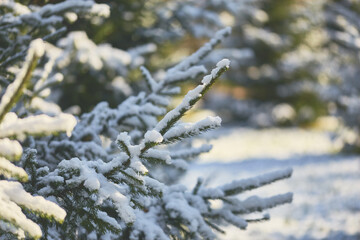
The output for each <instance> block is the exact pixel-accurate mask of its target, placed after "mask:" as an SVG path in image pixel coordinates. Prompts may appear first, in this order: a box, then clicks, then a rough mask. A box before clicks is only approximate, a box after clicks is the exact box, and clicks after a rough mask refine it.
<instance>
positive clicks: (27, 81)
mask: <svg viewBox="0 0 360 240" xmlns="http://www.w3.org/2000/svg"><path fill="white" fill-rule="evenodd" d="M7 3H12V4H13V5H12V4H8V6H11V7H12V8H10V9H16V6H17V7H19V6H20V5H16V4H15V3H14V2H12V1H9V2H7ZM14 6H15V7H14ZM70 6H73V7H74V9H72V8H71V7H70ZM76 6H78V8H79V10H78V11H79V12H82V13H86V12H87V11H89V9H90V10H93V9H98V10H99V9H102V10H104V9H106V8H104V6H103V5H97V4H94V3H93V2H91V1H72V0H68V1H65V2H61V3H58V4H54V5H51V4H48V5H44V6H42V7H37V8H35V12H33V13H29V14H25V15H26V17H29V16H30V18H31V19H32V17H33V18H34V19H37V17H39V16H40V17H41V18H44V17H46V18H49V19H48V22H49V24H50V25H51V24H52V23H53V21H54V19H55V20H56V21H55V22H56V23H58V22H60V21H61V20H60V18H61V17H56V16H57V15H56V14H57V13H59V12H61V13H63V14H66V13H67V12H68V11H69V10H70V9H71V10H72V11H75V9H77V8H75V7H76ZM67 7H70V8H67ZM29 9H30V8H29ZM29 9H28V10H29ZM31 10H33V8H31ZM60 10H63V11H60ZM104 11H106V10H104ZM90 12H92V11H90ZM95 12H97V13H98V15H99V16H101V15H103V14H101V13H102V11H95ZM67 15H68V14H67ZM8 16H11V17H12V18H14V15H11V14H10V15H8ZM52 16H55V17H54V18H52ZM61 16H62V15H61ZM26 17H25V18H26ZM68 17H69V16H68ZM15 18H16V17H15ZM16 19H17V18H16ZM19 19H20V20H21V19H24V16H23V15H21V16H20V17H19ZM61 19H62V18H61ZM2 20H4V19H2ZM5 20H6V19H5ZM13 20H14V19H13ZM43 20H44V19H43ZM6 21H7V20H6ZM6 21H5V23H4V24H10V23H11V21H9V22H10V23H8V22H6ZM15 22H16V21H15ZM24 24H25V23H21V22H20V25H19V26H23V25H24ZM19 26H14V31H15V32H17V30H18V27H19ZM25 26H27V25H26V24H25ZM34 26H36V25H34ZM36 27H37V26H36ZM7 29H8V28H7ZM46 29H47V30H50V32H51V33H50V34H52V33H57V32H58V31H57V30H54V28H53V27H49V28H46ZM55 29H56V28H55ZM34 31H35V30H34ZM34 31H31V30H30V32H28V33H29V34H31V33H33V32H34ZM35 32H36V31H35ZM17 33H18V34H19V33H20V31H18V32H17ZM39 34H40V32H39ZM47 34H49V33H47V32H46V33H45V34H43V35H41V37H42V38H43V39H44V40H47V39H46V36H47ZM229 34H230V28H225V29H223V30H221V31H218V32H217V33H216V34H215V36H214V38H212V39H211V40H210V41H209V42H208V43H206V44H205V45H204V46H203V47H201V48H200V49H199V50H198V51H196V52H195V53H193V54H192V55H191V56H189V57H187V58H185V59H183V60H182V61H180V62H179V63H178V64H176V65H174V66H173V67H171V68H169V69H168V70H167V71H166V72H165V74H162V75H160V74H159V75H156V76H155V75H154V76H155V77H153V76H152V75H151V74H150V72H149V71H148V70H147V68H145V67H141V72H142V75H143V78H144V81H145V83H146V86H147V88H148V89H147V91H146V92H140V93H138V94H134V95H133V96H130V97H128V98H126V100H124V101H122V102H121V103H119V105H118V106H117V107H115V108H113V107H109V105H108V103H106V102H102V103H99V104H98V105H97V106H96V107H95V108H94V109H93V110H92V111H90V112H89V113H86V114H83V115H82V116H81V117H80V118H79V119H78V120H77V121H76V120H75V118H74V116H72V115H71V114H65V113H62V111H61V108H60V107H59V106H58V105H57V103H56V101H57V99H56V98H55V97H53V98H52V97H51V95H50V96H49V91H50V92H51V91H52V90H53V89H54V84H55V85H56V84H59V81H58V80H57V78H58V77H57V76H59V75H58V74H61V75H65V77H66V76H67V74H68V70H69V68H70V67H71V63H68V61H73V60H74V58H71V57H69V53H70V55H71V52H72V48H71V46H72V44H71V43H76V41H72V40H73V39H74V38H76V37H77V36H80V38H79V39H80V40H78V41H79V42H78V43H79V45H78V46H79V47H80V49H81V47H82V46H81V43H83V44H84V45H85V49H89V48H86V45H88V46H90V48H93V49H92V50H93V51H94V52H92V54H89V55H87V52H86V51H85V52H82V51H79V52H78V53H77V54H79V55H77V57H78V58H75V61H78V64H80V63H82V64H83V65H88V66H90V68H92V69H93V70H94V71H96V70H99V71H100V70H102V68H103V67H104V68H106V67H107V66H110V67H112V68H116V67H118V66H121V65H122V64H123V63H124V61H122V57H123V56H124V55H126V56H129V58H130V59H135V58H136V57H134V56H139V57H141V54H139V52H140V53H141V52H142V51H140V50H138V51H137V52H136V53H137V55H136V54H135V53H131V52H130V51H129V52H123V51H121V50H119V49H115V48H112V47H110V46H108V45H107V46H101V45H100V46H96V45H92V42H91V41H90V40H88V39H87V38H86V37H85V35H84V34H83V33H79V32H74V33H70V34H69V35H68V37H67V38H65V39H64V40H62V41H63V43H64V45H61V44H60V43H59V45H58V47H55V46H54V45H52V44H51V43H49V42H48V43H46V44H44V43H43V40H41V39H36V40H34V41H32V43H31V44H30V47H29V48H27V47H26V46H25V45H24V44H20V42H19V41H21V39H23V37H21V36H20V35H15V36H16V37H15V38H14V39H13V40H14V41H13V44H14V45H16V44H18V45H17V46H18V49H17V50H16V48H15V47H14V46H13V45H12V44H11V41H10V39H8V41H7V43H8V45H7V46H6V47H5V48H3V50H2V53H6V54H10V52H11V51H13V52H14V53H15V55H16V54H17V53H19V56H20V55H21V56H22V55H23V53H22V51H24V49H27V50H26V51H25V52H27V57H26V58H25V60H24V61H21V60H22V58H21V57H18V58H16V59H14V60H13V61H14V62H13V63H12V64H10V63H11V61H8V59H9V58H11V57H12V56H13V55H11V54H10V55H9V56H8V57H4V59H3V60H2V61H0V64H3V63H6V64H3V65H1V66H2V73H3V78H4V79H5V80H6V81H4V85H2V89H3V91H2V93H1V103H0V155H1V158H0V160H1V161H0V177H1V181H0V182H1V183H0V210H1V211H0V233H1V237H0V239H11V238H12V237H16V238H19V239H22V238H25V237H28V238H39V237H42V238H43V239H119V238H120V239H215V238H216V235H215V232H220V233H224V230H222V226H225V225H227V224H232V225H234V226H236V227H238V228H240V229H245V228H246V227H247V224H248V223H249V222H254V221H263V220H268V219H269V216H268V215H267V214H264V215H260V216H259V217H258V218H257V219H255V220H254V219H246V217H244V216H243V215H245V214H249V213H255V212H262V211H263V210H265V209H268V208H272V207H275V206H277V205H281V204H285V203H289V202H291V200H292V194H291V193H285V194H278V195H274V196H271V197H268V198H261V197H258V196H252V197H249V198H247V199H245V200H239V199H238V198H237V195H238V194H240V193H243V192H245V191H250V190H252V189H255V188H258V187H261V186H263V185H266V184H270V183H272V182H274V181H278V180H282V179H285V178H288V177H290V176H291V173H292V170H291V169H285V170H279V171H275V172H271V173H268V174H264V175H260V176H258V177H254V178H250V179H244V180H237V181H233V182H232V183H229V184H222V185H220V186H218V187H216V188H206V187H205V186H204V184H203V181H202V180H201V179H199V181H198V183H197V184H196V186H195V187H194V188H193V189H187V187H185V186H183V185H180V184H178V180H179V178H180V177H181V174H178V173H181V172H184V171H186V168H187V164H188V160H189V159H193V158H195V159H196V158H197V157H198V156H199V155H200V154H201V153H204V152H207V151H209V150H210V148H211V147H210V146H209V145H203V146H201V147H198V148H195V147H193V146H192V143H191V140H192V139H193V138H195V137H197V136H199V135H200V134H202V133H203V132H206V131H209V130H212V129H214V128H218V127H220V125H221V119H220V118H219V117H207V118H205V119H203V120H201V121H198V122H196V123H183V122H181V118H182V117H183V116H184V115H185V114H186V113H187V112H188V111H189V110H190V109H191V108H192V107H193V106H194V105H195V104H196V103H197V102H198V101H199V100H200V99H202V98H203V96H204V94H205V93H206V92H207V91H208V90H209V88H210V87H211V86H212V85H213V84H214V83H215V82H216V81H217V80H218V79H219V78H220V77H221V75H222V74H223V73H224V72H225V71H226V70H227V69H228V68H229V65H230V61H229V60H227V59H223V60H221V61H219V62H218V63H217V64H216V66H215V67H214V68H213V69H212V70H211V72H210V73H208V74H206V73H207V72H208V71H207V69H206V68H205V67H204V66H203V65H201V63H200V61H201V60H203V59H204V58H205V57H206V56H207V55H208V54H209V53H211V52H212V51H213V49H214V47H215V46H217V45H218V44H219V43H220V42H221V41H222V40H223V39H224V37H226V36H228V35H229ZM26 36H27V35H26ZM3 37H5V38H4V39H6V36H3ZM36 37H39V36H36ZM29 38H30V39H32V37H31V36H30V37H29ZM59 46H60V48H59ZM61 46H63V48H61ZM106 51H111V53H112V55H109V54H106ZM81 54H83V55H81ZM93 54H94V55H93ZM44 56H45V57H44ZM89 56H91V57H89ZM61 61H63V62H61ZM114 62H115V63H116V64H115V66H114V65H111V64H114ZM130 62H131V60H130ZM61 63H63V64H61ZM99 66H100V67H99ZM135 66H136V64H135ZM16 67H20V68H19V69H17V68H16ZM72 71H75V69H71V72H72ZM11 73H13V74H14V76H13V75H12V74H11ZM94 74H95V73H94ZM204 74H206V75H205V76H203V75H204ZM12 76H13V77H12ZM74 76H75V75H74ZM201 76H203V77H201ZM199 77H201V79H202V80H201V83H200V84H199V85H198V86H197V87H195V88H194V89H193V90H191V91H189V92H188V93H187V94H186V95H185V96H184V98H183V100H182V102H181V103H180V104H179V105H178V106H177V107H175V108H174V109H172V110H170V111H168V112H167V109H166V107H167V106H168V104H169V101H170V99H171V98H172V97H173V96H175V95H176V94H179V92H180V88H179V86H178V84H179V83H182V82H185V81H189V80H191V79H197V78H199ZM75 80H76V79H75ZM60 89H61V84H59V87H58V90H57V91H60ZM46 92H48V94H46ZM50 100H53V101H55V102H51V101H50ZM76 122H77V123H76ZM75 124H76V126H75V127H74V125H75ZM72 129H73V131H72ZM64 132H66V133H67V134H66V133H64ZM70 132H71V134H70ZM9 149H11V150H12V151H9ZM19 159H20V161H19V162H18V163H11V162H10V161H9V160H19ZM5 178H6V179H7V180H5ZM16 179H18V180H20V181H26V180H28V181H27V182H24V183H23V186H24V187H22V186H21V184H20V183H18V182H17V181H16ZM25 190H26V191H25ZM15 191H16V194H15ZM30 193H31V194H32V195H31V194H30ZM35 195H38V196H35ZM215 199H216V200H220V201H222V203H223V205H222V206H221V207H220V208H214V206H212V205H211V201H212V200H215ZM20 207H23V208H24V209H28V210H30V211H26V212H23V211H22V210H21V208H20ZM9 210H13V211H9ZM43 217H45V218H49V219H54V220H56V221H48V220H46V219H43ZM35 222H36V223H35Z"/></svg>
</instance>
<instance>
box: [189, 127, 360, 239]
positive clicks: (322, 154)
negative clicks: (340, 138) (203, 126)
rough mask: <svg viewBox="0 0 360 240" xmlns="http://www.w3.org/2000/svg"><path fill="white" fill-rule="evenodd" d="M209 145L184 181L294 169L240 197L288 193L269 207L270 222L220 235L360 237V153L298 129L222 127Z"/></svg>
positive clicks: (216, 181)
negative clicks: (288, 199)
mask: <svg viewBox="0 0 360 240" xmlns="http://www.w3.org/2000/svg"><path fill="white" fill-rule="evenodd" d="M218 134H219V135H220V137H219V138H218V139H216V140H213V141H211V142H212V143H213V144H214V149H213V150H212V151H211V152H210V153H209V154H207V155H204V156H203V158H202V159H201V160H200V162H197V163H196V164H193V165H191V169H190V171H189V173H188V174H187V175H186V176H185V178H184V180H183V183H185V184H187V185H189V186H193V185H194V184H195V182H196V179H197V177H199V176H202V177H204V178H205V179H207V180H208V185H209V186H216V185H219V184H222V183H226V182H230V181H232V180H234V179H241V178H247V177H250V176H255V175H257V174H261V173H265V172H267V171H271V170H274V169H281V168H286V167H288V166H291V167H293V169H294V173H293V176H292V177H291V179H287V180H283V181H280V182H276V183H274V184H272V185H269V186H265V187H262V188H260V189H257V190H255V191H251V192H249V193H246V195H245V194H243V195H240V196H239V197H240V198H244V197H248V196H250V195H253V194H256V195H260V196H264V197H265V196H270V195H274V194H276V193H286V192H289V191H291V192H293V193H294V200H293V203H292V204H288V205H284V206H280V207H276V208H274V209H270V210H269V211H268V212H269V213H270V216H271V220H270V221H268V222H261V223H253V224H250V225H249V227H248V229H247V231H241V230H237V229H236V228H234V227H228V228H226V231H227V234H226V235H219V238H220V239H226V240H238V239H256V240H262V239H264V240H272V239H274V240H281V239H304V240H305V239H310V240H312V239H314V240H315V239H334V240H335V239H336V240H337V239H346V240H350V239H351V240H355V239H356V240H359V239H360V156H345V155H339V154H334V153H335V152H336V151H337V149H338V148H339V145H338V143H336V142H334V141H332V139H331V137H330V136H329V134H326V133H324V132H319V131H306V130H299V129H268V130H253V129H246V128H225V129H222V130H219V131H218V132H217V133H212V134H211V135H213V136H214V135H218Z"/></svg>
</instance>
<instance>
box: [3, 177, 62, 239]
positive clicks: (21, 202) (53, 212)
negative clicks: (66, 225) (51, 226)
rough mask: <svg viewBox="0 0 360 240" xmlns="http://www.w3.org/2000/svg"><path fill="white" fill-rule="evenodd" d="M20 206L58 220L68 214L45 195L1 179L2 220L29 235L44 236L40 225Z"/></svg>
mask: <svg viewBox="0 0 360 240" xmlns="http://www.w3.org/2000/svg"><path fill="white" fill-rule="evenodd" d="M19 206H22V207H23V208H26V209H29V210H31V211H33V212H35V213H37V214H39V215H41V216H43V217H46V218H49V219H55V220H56V221H58V222H62V221H64V218H65V216H66V213H65V211H64V210H63V209H62V208H60V207H59V206H57V205H56V204H55V203H52V202H50V201H47V200H45V199H44V198H43V197H40V196H37V197H33V196H31V195H30V194H29V193H27V192H26V191H25V190H24V189H23V187H22V186H21V184H20V183H18V182H9V181H0V213H1V215H0V220H1V221H3V222H5V223H9V224H11V225H12V226H13V227H15V228H16V229H18V230H20V232H25V234H26V235H27V236H29V237H32V238H35V239H37V238H40V237H41V236H42V232H41V229H40V227H39V226H38V225H37V224H36V223H34V222H33V221H31V220H29V219H27V218H26V216H25V214H24V213H23V212H22V211H21V208H20V207H19ZM2 226H4V224H0V228H1V229H3V228H2ZM3 230H6V229H3Z"/></svg>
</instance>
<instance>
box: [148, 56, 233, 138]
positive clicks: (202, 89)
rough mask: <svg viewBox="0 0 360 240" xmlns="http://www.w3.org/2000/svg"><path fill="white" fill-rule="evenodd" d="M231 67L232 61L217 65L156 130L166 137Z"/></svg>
mask: <svg viewBox="0 0 360 240" xmlns="http://www.w3.org/2000/svg"><path fill="white" fill-rule="evenodd" d="M229 65H230V61H229V60H227V59H223V60H221V61H220V62H218V63H217V64H216V68H214V69H213V70H212V71H211V74H209V75H206V76H205V77H204V78H203V80H202V85H199V86H197V87H196V88H195V89H193V90H191V91H189V92H188V93H187V94H186V95H185V97H184V99H183V101H182V102H181V103H180V105H178V106H177V107H176V108H175V109H173V110H171V111H170V112H168V113H167V114H166V115H165V116H164V118H163V119H161V121H160V122H159V123H158V124H157V125H156V127H155V129H156V130H157V131H158V132H159V133H161V134H162V135H164V134H165V133H166V132H167V131H168V130H169V129H170V128H171V127H172V126H174V125H175V123H176V122H177V121H178V120H179V119H180V118H181V117H182V116H184V114H185V113H186V112H187V111H188V110H190V109H191V108H192V107H193V106H194V105H195V103H197V102H198V101H199V100H200V99H201V98H202V97H203V95H204V94H205V93H206V91H207V90H208V89H209V88H210V87H211V86H212V84H214V82H215V80H216V79H218V78H219V77H220V76H221V74H222V73H224V72H225V71H226V70H227V69H228V68H229Z"/></svg>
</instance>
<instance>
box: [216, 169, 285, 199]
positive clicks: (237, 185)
mask: <svg viewBox="0 0 360 240" xmlns="http://www.w3.org/2000/svg"><path fill="white" fill-rule="evenodd" d="M291 174H292V169H291V168H288V169H284V170H278V171H274V172H271V173H267V174H264V175H261V176H258V177H254V178H249V179H244V180H239V181H233V182H232V183H229V184H225V185H223V186H221V190H222V191H223V192H224V194H225V196H231V195H235V194H239V193H241V192H244V191H249V190H252V189H255V188H258V187H261V186H264V185H267V184H270V183H273V182H275V181H278V180H281V179H285V178H289V177H291Z"/></svg>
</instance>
